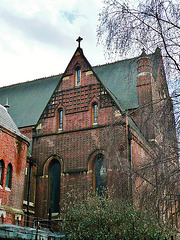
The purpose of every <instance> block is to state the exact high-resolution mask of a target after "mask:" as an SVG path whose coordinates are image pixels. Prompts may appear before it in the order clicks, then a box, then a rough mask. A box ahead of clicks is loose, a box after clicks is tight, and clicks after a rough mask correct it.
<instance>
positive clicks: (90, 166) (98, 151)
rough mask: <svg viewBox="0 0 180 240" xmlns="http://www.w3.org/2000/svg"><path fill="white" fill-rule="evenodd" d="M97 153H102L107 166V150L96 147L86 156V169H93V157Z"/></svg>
mask: <svg viewBox="0 0 180 240" xmlns="http://www.w3.org/2000/svg"><path fill="white" fill-rule="evenodd" d="M97 155H103V156H104V157H105V159H106V161H107V166H108V165H109V156H108V154H107V152H106V151H105V150H103V149H97V150H95V151H93V152H92V153H91V154H90V155H89V158H88V171H92V170H93V164H94V159H95V157H96V156H97Z"/></svg>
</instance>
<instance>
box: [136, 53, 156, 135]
mask: <svg viewBox="0 0 180 240" xmlns="http://www.w3.org/2000/svg"><path fill="white" fill-rule="evenodd" d="M137 65H138V66H137V71H138V75H137V90H138V104H139V112H138V115H139V116H138V122H139V126H140V129H141V130H142V132H143V134H144V135H145V137H146V138H147V139H152V138H154V128H153V124H152V117H153V104H152V60H151V59H150V57H149V56H148V55H147V54H146V52H145V50H144V49H143V50H142V54H141V55H140V57H139V59H138V60H137Z"/></svg>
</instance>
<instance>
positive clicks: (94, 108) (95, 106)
mask: <svg viewBox="0 0 180 240" xmlns="http://www.w3.org/2000/svg"><path fill="white" fill-rule="evenodd" d="M97 120H98V104H97V103H93V105H92V124H97Z"/></svg>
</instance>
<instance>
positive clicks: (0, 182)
mask: <svg viewBox="0 0 180 240" xmlns="http://www.w3.org/2000/svg"><path fill="white" fill-rule="evenodd" d="M3 174H4V162H3V160H1V161H0V185H3Z"/></svg>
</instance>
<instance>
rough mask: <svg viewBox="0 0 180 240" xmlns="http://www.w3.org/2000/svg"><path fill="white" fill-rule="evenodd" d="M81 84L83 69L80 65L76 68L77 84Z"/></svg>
mask: <svg viewBox="0 0 180 240" xmlns="http://www.w3.org/2000/svg"><path fill="white" fill-rule="evenodd" d="M80 84H81V69H80V67H78V68H76V86H78V85H80Z"/></svg>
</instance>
